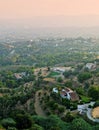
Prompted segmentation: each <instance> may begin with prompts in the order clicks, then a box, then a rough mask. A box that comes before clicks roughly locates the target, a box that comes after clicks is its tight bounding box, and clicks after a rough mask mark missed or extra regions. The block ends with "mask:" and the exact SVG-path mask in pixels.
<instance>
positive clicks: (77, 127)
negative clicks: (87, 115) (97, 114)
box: [71, 118, 91, 130]
mask: <svg viewBox="0 0 99 130" xmlns="http://www.w3.org/2000/svg"><path fill="white" fill-rule="evenodd" d="M71 130H91V126H90V125H89V124H88V123H87V122H86V121H84V120H83V119H82V118H76V119H74V120H73V121H72V124H71Z"/></svg>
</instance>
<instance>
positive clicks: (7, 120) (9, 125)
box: [1, 118, 16, 129]
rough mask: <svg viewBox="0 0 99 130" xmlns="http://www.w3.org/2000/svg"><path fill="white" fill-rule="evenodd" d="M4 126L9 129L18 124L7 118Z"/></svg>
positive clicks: (4, 120) (3, 121)
mask: <svg viewBox="0 0 99 130" xmlns="http://www.w3.org/2000/svg"><path fill="white" fill-rule="evenodd" d="M1 123H2V126H3V127H5V128H6V129H8V127H14V126H16V122H15V121H14V120H13V119H12V118H6V119H3V120H2V121H1Z"/></svg>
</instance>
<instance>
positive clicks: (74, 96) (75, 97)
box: [69, 92, 79, 101]
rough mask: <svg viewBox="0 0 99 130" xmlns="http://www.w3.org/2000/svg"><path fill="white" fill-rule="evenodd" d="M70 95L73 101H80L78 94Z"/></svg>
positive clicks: (72, 93)
mask: <svg viewBox="0 0 99 130" xmlns="http://www.w3.org/2000/svg"><path fill="white" fill-rule="evenodd" d="M69 95H70V98H71V100H72V101H78V100H79V97H78V95H77V93H76V92H71V93H69Z"/></svg>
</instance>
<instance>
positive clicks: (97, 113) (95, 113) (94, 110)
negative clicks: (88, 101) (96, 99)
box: [92, 107, 99, 118]
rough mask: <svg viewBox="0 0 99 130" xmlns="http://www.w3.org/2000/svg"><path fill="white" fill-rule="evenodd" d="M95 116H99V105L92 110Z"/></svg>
mask: <svg viewBox="0 0 99 130" xmlns="http://www.w3.org/2000/svg"><path fill="white" fill-rule="evenodd" d="M92 116H93V118H99V107H96V108H94V109H93V111H92Z"/></svg>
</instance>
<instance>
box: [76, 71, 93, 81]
mask: <svg viewBox="0 0 99 130" xmlns="http://www.w3.org/2000/svg"><path fill="white" fill-rule="evenodd" d="M91 77H92V75H91V73H90V72H83V73H80V74H79V75H78V81H79V82H81V83H83V82H84V81H85V80H87V79H90V78H91Z"/></svg>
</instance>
